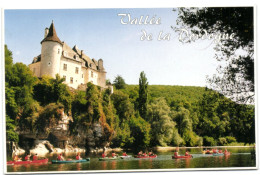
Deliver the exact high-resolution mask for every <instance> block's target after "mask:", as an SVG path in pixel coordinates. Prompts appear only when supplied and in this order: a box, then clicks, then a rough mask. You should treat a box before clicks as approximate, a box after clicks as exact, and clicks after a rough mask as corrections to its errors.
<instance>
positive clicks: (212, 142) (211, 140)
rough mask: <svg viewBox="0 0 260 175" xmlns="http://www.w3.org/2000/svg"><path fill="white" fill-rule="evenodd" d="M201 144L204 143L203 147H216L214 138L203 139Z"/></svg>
mask: <svg viewBox="0 0 260 175" xmlns="http://www.w3.org/2000/svg"><path fill="white" fill-rule="evenodd" d="M203 143H204V146H216V145H217V144H216V141H215V140H214V138H213V137H208V136H204V137H203Z"/></svg>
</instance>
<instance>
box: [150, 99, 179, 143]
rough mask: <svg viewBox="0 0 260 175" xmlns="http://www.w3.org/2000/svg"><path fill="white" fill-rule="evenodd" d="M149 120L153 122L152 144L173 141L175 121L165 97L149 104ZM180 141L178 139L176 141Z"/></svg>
mask: <svg viewBox="0 0 260 175" xmlns="http://www.w3.org/2000/svg"><path fill="white" fill-rule="evenodd" d="M147 116H149V118H148V119H149V120H148V121H149V122H150V124H151V128H153V129H152V130H151V137H152V138H151V139H152V144H154V145H153V146H155V145H161V146H167V145H169V144H170V143H171V142H172V141H173V134H176V132H175V133H174V129H175V125H176V124H175V122H174V121H173V120H172V116H171V110H170V107H169V106H168V105H167V103H166V101H165V99H164V98H158V99H156V100H155V101H154V102H153V103H151V104H150V105H148V115H147ZM176 142H177V143H178V141H176Z"/></svg>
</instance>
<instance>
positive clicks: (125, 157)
mask: <svg viewBox="0 0 260 175" xmlns="http://www.w3.org/2000/svg"><path fill="white" fill-rule="evenodd" d="M130 157H132V156H120V158H121V159H128V158H130Z"/></svg>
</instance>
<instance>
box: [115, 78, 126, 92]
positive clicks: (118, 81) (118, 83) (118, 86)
mask: <svg viewBox="0 0 260 175" xmlns="http://www.w3.org/2000/svg"><path fill="white" fill-rule="evenodd" d="M114 85H115V87H116V89H125V85H126V84H125V80H124V79H123V77H122V76H120V75H117V76H116V78H115V80H114Z"/></svg>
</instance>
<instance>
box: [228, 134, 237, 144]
mask: <svg viewBox="0 0 260 175" xmlns="http://www.w3.org/2000/svg"><path fill="white" fill-rule="evenodd" d="M226 140H227V143H233V142H237V139H236V138H235V137H232V136H227V137H226Z"/></svg>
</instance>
